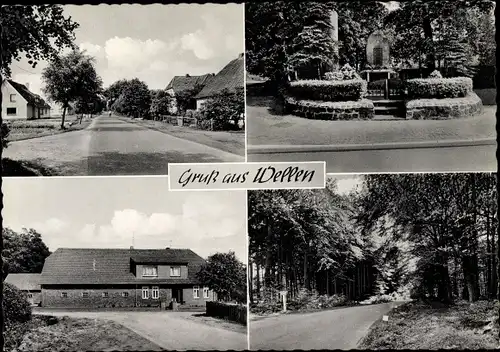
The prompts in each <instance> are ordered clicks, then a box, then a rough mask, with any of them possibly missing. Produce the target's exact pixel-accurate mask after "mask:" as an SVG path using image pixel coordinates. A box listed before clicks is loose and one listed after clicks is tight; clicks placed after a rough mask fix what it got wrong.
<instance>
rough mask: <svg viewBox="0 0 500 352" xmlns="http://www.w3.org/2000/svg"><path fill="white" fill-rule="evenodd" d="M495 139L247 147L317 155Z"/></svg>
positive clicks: (260, 151) (469, 143)
mask: <svg viewBox="0 0 500 352" xmlns="http://www.w3.org/2000/svg"><path fill="white" fill-rule="evenodd" d="M496 144H497V141H496V139H495V138H483V139H474V140H441V141H422V142H394V143H373V144H330V145H247V153H248V154H278V153H318V152H350V151H369V150H391V149H419V148H449V147H476V146H485V145H496Z"/></svg>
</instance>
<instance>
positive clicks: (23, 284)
mask: <svg viewBox="0 0 500 352" xmlns="http://www.w3.org/2000/svg"><path fill="white" fill-rule="evenodd" d="M40 279H41V274H32V273H12V274H8V275H7V277H6V278H5V282H7V283H9V284H12V285H14V286H16V287H17V288H18V289H20V290H21V291H40V290H41V288H40Z"/></svg>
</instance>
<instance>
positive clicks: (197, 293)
mask: <svg viewBox="0 0 500 352" xmlns="http://www.w3.org/2000/svg"><path fill="white" fill-rule="evenodd" d="M193 298H200V287H199V286H193Z"/></svg>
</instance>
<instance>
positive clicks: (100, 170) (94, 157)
mask: <svg viewBox="0 0 500 352" xmlns="http://www.w3.org/2000/svg"><path fill="white" fill-rule="evenodd" d="M3 155H4V157H6V158H11V159H14V160H27V161H34V162H38V163H41V164H42V165H44V166H46V167H48V168H50V169H53V170H56V172H57V174H58V175H65V176H87V175H166V174H167V172H168V164H169V163H183V162H186V163H191V162H198V163H206V162H236V161H240V162H241V161H244V157H242V156H239V155H236V154H231V153H228V152H225V151H222V150H219V149H216V148H212V147H209V146H206V145H203V144H199V143H196V142H192V141H188V140H184V139H181V138H178V137H174V136H171V135H168V134H165V133H161V132H158V131H154V130H151V129H148V128H146V127H143V126H139V125H137V124H134V123H131V122H127V121H123V120H120V119H118V118H117V117H115V116H104V115H101V116H99V117H96V118H94V120H93V121H92V123H91V124H90V125H89V127H88V128H86V129H85V130H81V131H75V132H67V133H61V134H57V135H52V136H46V137H40V138H34V139H28V140H24V141H17V142H11V143H10V144H9V147H8V148H7V149H6V150H4V151H3Z"/></svg>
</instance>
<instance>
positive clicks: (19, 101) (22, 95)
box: [2, 79, 51, 120]
mask: <svg viewBox="0 0 500 352" xmlns="http://www.w3.org/2000/svg"><path fill="white" fill-rule="evenodd" d="M50 109H51V108H50V105H49V104H47V103H46V102H45V100H43V99H42V97H40V96H39V95H37V94H35V93H33V92H31V91H30V90H29V85H28V84H20V83H17V82H15V81H13V80H10V79H9V80H7V79H6V80H3V81H2V118H3V119H6V120H8V119H39V118H47V117H50Z"/></svg>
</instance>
